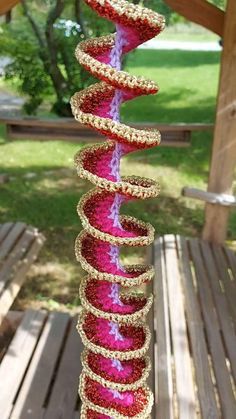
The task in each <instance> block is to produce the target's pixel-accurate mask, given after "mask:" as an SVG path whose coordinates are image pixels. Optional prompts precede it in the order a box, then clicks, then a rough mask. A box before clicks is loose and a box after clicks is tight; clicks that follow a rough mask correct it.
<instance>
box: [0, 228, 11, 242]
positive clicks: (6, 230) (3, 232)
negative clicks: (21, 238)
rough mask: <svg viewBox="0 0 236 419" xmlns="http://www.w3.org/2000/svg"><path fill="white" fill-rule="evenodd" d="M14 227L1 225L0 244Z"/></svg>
mask: <svg viewBox="0 0 236 419" xmlns="http://www.w3.org/2000/svg"><path fill="white" fill-rule="evenodd" d="M12 226H13V223H5V224H1V226H0V244H1V242H2V241H3V239H5V237H6V235H7V234H8V233H9V231H10V229H11V228H12Z"/></svg>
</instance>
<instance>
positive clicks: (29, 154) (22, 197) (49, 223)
mask: <svg viewBox="0 0 236 419" xmlns="http://www.w3.org/2000/svg"><path fill="white" fill-rule="evenodd" d="M219 59H220V56H219V54H218V53H212V52H207V53H206V52H179V51H147V50H139V51H137V52H136V53H134V54H132V55H131V56H130V57H129V59H128V61H127V69H128V70H129V71H130V72H132V73H133V74H142V75H144V76H146V77H149V78H152V79H154V80H156V81H158V83H159V85H160V86H161V91H160V93H159V94H158V95H157V96H155V97H150V96H149V97H143V98H139V99H137V100H135V101H133V102H131V103H127V104H125V105H124V106H123V108H122V117H123V119H124V120H126V121H155V122H156V121H159V122H212V121H213V119H214V113H215V98H216V91H217V84H218V71H219ZM211 142H212V134H210V133H195V134H194V135H193V137H192V144H191V147H189V148H167V147H162V148H157V149H153V150H149V151H145V152H139V153H136V155H130V156H129V157H126V158H124V159H123V161H122V171H123V174H139V175H143V176H146V177H150V178H153V179H158V180H159V182H160V184H161V195H160V197H159V198H158V199H155V200H146V201H137V202H134V203H130V204H129V205H128V206H127V207H126V208H123V211H124V212H125V213H128V214H130V215H135V216H136V217H138V218H140V219H143V220H146V221H150V222H152V224H153V225H154V226H155V228H156V230H157V234H164V233H180V234H186V235H191V236H195V235H199V234H200V233H201V229H202V224H203V204H202V203H200V202H198V201H194V200H187V199H185V198H183V197H181V189H182V187H183V186H184V185H192V186H196V187H201V188H206V183H207V176H208V170H209V158H210V150H211ZM82 146H83V145H82V144H74V143H69V142H68V143H67V142H63V141H52V142H50V141H48V142H39V141H26V140H25V141H24V140H20V141H19V140H18V141H14V142H13V141H12V142H10V141H7V140H6V136H5V131H4V128H3V127H2V129H1V135H0V167H1V170H0V171H1V172H4V173H9V175H10V177H11V179H10V182H9V183H7V184H4V185H1V186H0V188H1V191H0V196H1V198H0V222H5V221H8V220H23V221H25V222H27V223H31V224H33V225H35V226H37V227H38V228H39V229H40V230H41V231H43V233H44V234H45V236H46V238H47V241H46V244H45V246H44V248H43V250H42V252H41V255H40V258H39V260H38V262H37V264H35V265H34V267H33V268H32V270H31V273H30V277H29V280H28V281H27V286H24V287H23V289H22V291H21V293H20V297H19V298H18V301H17V307H24V306H26V305H27V306H29V305H33V306H40V307H45V306H46V307H47V308H55V307H59V308H60V309H64V308H65V309H68V308H69V309H70V308H71V307H73V306H75V305H76V304H77V303H78V296H77V295H78V283H79V278H80V276H81V274H82V272H81V269H80V267H79V264H77V263H76V261H75V258H74V251H73V245H74V239H75V237H76V235H77V234H78V233H79V231H80V229H81V224H80V221H79V218H78V216H77V214H76V205H77V202H78V200H79V198H80V196H81V195H82V194H83V193H84V192H85V191H87V190H88V189H89V187H90V185H89V183H87V182H85V181H82V180H80V179H79V178H78V177H77V175H76V172H75V170H74V167H73V156H74V154H75V152H76V151H77V150H78V149H80V148H81V147H82ZM228 236H229V239H231V240H233V239H235V238H236V217H235V214H234V215H232V217H231V220H230V226H229V234H228ZM127 255H128V256H127ZM137 257H138V258H142V257H143V254H142V253H141V252H140V251H139V252H138V253H137V254H136V255H135V254H134V253H130V252H127V253H126V254H124V256H123V259H127V258H129V259H132V261H133V260H134V259H135V258H137Z"/></svg>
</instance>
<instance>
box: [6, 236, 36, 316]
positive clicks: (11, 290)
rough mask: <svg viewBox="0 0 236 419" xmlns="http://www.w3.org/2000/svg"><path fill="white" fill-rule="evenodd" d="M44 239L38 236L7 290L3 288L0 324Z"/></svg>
mask: <svg viewBox="0 0 236 419" xmlns="http://www.w3.org/2000/svg"><path fill="white" fill-rule="evenodd" d="M43 242H44V237H43V236H42V235H38V236H37V237H36V238H35V240H34V242H33V244H32V245H31V247H30V249H29V251H28V253H27V254H26V256H25V258H24V261H23V262H22V264H21V265H20V266H19V268H18V269H17V272H16V273H15V275H14V277H13V278H12V280H11V282H10V284H9V285H8V287H7V288H5V289H4V290H3V292H2V294H1V296H0V324H1V321H2V319H3V317H4V316H5V315H6V313H7V312H8V310H9V308H10V307H11V305H12V303H13V301H14V299H15V297H16V296H17V294H18V292H19V290H20V288H21V286H22V284H23V283H24V281H25V277H26V274H27V272H28V270H29V268H30V266H31V265H32V263H33V262H34V260H35V259H36V258H37V256H38V253H39V251H40V249H41V247H42V245H43Z"/></svg>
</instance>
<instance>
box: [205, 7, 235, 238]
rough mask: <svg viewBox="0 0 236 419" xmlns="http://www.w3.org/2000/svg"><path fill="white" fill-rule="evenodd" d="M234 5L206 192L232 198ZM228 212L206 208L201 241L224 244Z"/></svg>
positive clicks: (227, 27) (227, 32)
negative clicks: (227, 195)
mask: <svg viewBox="0 0 236 419" xmlns="http://www.w3.org/2000/svg"><path fill="white" fill-rule="evenodd" d="M235 16H236V1H235V0H228V2H227V11H226V16H225V25H224V28H225V29H224V48H223V54H222V62H221V77H220V87H219V95H218V105H217V112H216V125H215V133H214V141H213V149H212V159H211V168H210V175H209V183H208V191H209V192H215V193H220V194H222V193H223V194H224V193H227V194H232V186H233V179H234V170H235V159H236V106H235V98H236V83H235V74H236V54H232V51H235V49H236V26H235ZM228 217H229V208H228V207H222V206H220V205H212V204H207V205H206V211H205V225H204V229H203V238H204V239H205V240H208V241H211V242H213V243H218V244H221V243H224V241H225V238H226V233H227V224H228Z"/></svg>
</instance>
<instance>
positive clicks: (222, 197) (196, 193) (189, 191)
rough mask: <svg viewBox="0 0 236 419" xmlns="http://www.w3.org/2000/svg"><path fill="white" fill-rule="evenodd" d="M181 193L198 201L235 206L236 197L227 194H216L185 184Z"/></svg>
mask: <svg viewBox="0 0 236 419" xmlns="http://www.w3.org/2000/svg"><path fill="white" fill-rule="evenodd" d="M182 195H183V196H186V197H188V198H193V199H199V200H200V201H204V202H210V203H211V204H217V205H223V206H226V207H236V197H235V196H232V195H228V194H222V193H221V194H217V193H213V192H206V191H202V190H200V189H196V188H189V187H187V186H185V187H184V188H183V189H182Z"/></svg>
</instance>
